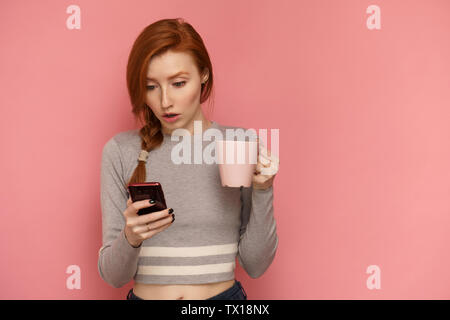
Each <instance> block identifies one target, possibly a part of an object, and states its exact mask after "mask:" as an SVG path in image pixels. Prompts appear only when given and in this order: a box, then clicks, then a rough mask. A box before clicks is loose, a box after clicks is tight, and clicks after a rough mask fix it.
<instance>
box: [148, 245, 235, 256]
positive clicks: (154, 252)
mask: <svg viewBox="0 0 450 320" xmlns="http://www.w3.org/2000/svg"><path fill="white" fill-rule="evenodd" d="M237 251H238V243H237V242H234V243H229V244H222V245H214V246H200V247H142V248H141V251H140V252H139V256H140V257H202V256H213V255H221V254H230V253H236V252H237Z"/></svg>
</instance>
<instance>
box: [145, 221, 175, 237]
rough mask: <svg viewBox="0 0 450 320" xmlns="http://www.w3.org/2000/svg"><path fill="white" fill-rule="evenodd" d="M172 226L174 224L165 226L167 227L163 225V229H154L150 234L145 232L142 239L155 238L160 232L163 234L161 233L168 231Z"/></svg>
mask: <svg viewBox="0 0 450 320" xmlns="http://www.w3.org/2000/svg"><path fill="white" fill-rule="evenodd" d="M171 225H172V223H168V224H165V225H163V226H161V227H159V228H156V229H152V230H150V231H149V232H144V233H142V237H143V238H146V239H148V238H150V237H153V236H154V235H155V234H157V233H159V232H161V231H163V230H165V229H167V228H168V227H170V226H171Z"/></svg>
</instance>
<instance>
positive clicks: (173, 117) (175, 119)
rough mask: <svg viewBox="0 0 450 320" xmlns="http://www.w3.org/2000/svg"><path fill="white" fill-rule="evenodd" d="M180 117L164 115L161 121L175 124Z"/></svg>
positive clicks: (176, 114) (171, 114)
mask: <svg viewBox="0 0 450 320" xmlns="http://www.w3.org/2000/svg"><path fill="white" fill-rule="evenodd" d="M179 117H180V115H179V114H178V113H165V114H163V119H164V120H165V121H166V122H175V121H177V120H178V118H179Z"/></svg>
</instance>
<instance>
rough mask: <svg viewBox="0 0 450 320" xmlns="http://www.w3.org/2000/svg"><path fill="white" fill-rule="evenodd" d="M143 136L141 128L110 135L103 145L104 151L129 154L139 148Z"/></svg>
mask: <svg viewBox="0 0 450 320" xmlns="http://www.w3.org/2000/svg"><path fill="white" fill-rule="evenodd" d="M140 146H141V137H140V136H139V129H131V130H126V131H120V132H118V133H116V134H115V135H113V136H112V137H110V138H109V139H108V140H107V141H106V143H105V144H104V146H103V152H104V153H105V152H106V153H108V154H113V153H115V154H117V153H122V154H127V153H129V152H130V151H132V150H139V149H140Z"/></svg>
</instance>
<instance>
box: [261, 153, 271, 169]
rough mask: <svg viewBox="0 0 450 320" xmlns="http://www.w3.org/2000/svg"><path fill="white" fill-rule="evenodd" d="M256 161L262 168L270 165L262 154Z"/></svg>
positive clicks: (268, 160)
mask: <svg viewBox="0 0 450 320" xmlns="http://www.w3.org/2000/svg"><path fill="white" fill-rule="evenodd" d="M258 160H259V162H261V164H262V165H263V166H268V165H269V164H270V159H268V158H266V157H265V156H264V155H263V154H260V155H259V157H258Z"/></svg>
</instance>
